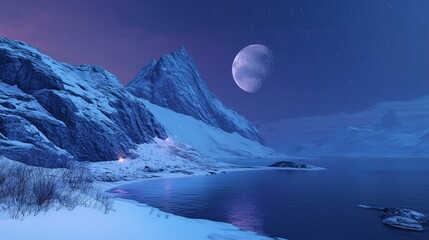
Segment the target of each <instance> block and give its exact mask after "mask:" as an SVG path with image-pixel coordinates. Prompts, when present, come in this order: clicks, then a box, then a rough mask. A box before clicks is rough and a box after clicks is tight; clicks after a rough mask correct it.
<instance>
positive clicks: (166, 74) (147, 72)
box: [126, 48, 262, 142]
mask: <svg viewBox="0 0 429 240" xmlns="http://www.w3.org/2000/svg"><path fill="white" fill-rule="evenodd" d="M126 87H127V89H128V90H129V91H130V92H131V93H132V94H133V95H135V96H137V97H140V98H144V99H147V100H149V101H150V102H152V103H154V104H156V105H159V106H161V107H165V108H169V109H171V110H173V111H175V112H178V113H183V114H185V115H189V116H192V117H194V118H196V119H198V120H201V121H203V122H205V123H208V124H210V125H212V126H215V127H219V128H221V129H222V130H224V131H226V132H229V133H233V132H236V133H238V134H240V135H242V136H243V137H246V138H248V139H251V140H256V141H258V142H262V137H261V136H260V134H259V132H258V130H257V129H256V128H255V126H254V125H253V124H252V123H250V122H249V121H247V120H246V119H245V118H244V117H243V116H241V115H239V114H238V113H236V112H234V111H233V110H231V109H229V108H226V107H225V106H224V105H223V104H222V103H221V101H220V100H219V99H218V98H217V97H216V96H215V95H214V94H213V93H211V92H210V90H209V89H208V87H207V85H206V83H205V81H204V80H203V78H202V77H201V75H200V73H199V71H198V69H197V67H196V65H195V62H194V60H193V59H192V57H191V56H190V55H189V53H188V52H187V51H186V50H185V49H184V48H181V49H179V50H177V51H174V52H172V53H171V54H169V55H165V56H162V57H161V58H160V59H159V60H158V61H155V60H154V61H151V62H150V63H149V64H148V65H146V66H144V67H143V68H142V70H141V71H140V72H139V73H138V74H137V76H136V77H135V78H134V79H133V80H132V81H131V82H130V83H129V84H128V85H127V86H126Z"/></svg>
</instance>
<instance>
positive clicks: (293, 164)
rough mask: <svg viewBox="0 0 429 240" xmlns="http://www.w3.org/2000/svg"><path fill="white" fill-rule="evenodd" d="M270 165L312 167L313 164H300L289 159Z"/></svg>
mask: <svg viewBox="0 0 429 240" xmlns="http://www.w3.org/2000/svg"><path fill="white" fill-rule="evenodd" d="M268 167H279V168H311V166H309V165H306V164H300V163H295V162H289V161H280V162H276V163H274V164H271V165H269V166H268Z"/></svg>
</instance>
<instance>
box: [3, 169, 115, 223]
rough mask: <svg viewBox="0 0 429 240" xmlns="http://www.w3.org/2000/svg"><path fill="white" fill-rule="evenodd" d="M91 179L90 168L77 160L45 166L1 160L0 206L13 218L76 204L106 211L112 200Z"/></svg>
mask: <svg viewBox="0 0 429 240" xmlns="http://www.w3.org/2000/svg"><path fill="white" fill-rule="evenodd" d="M91 179H92V178H91V175H90V171H89V170H88V169H85V168H84V167H83V166H82V165H79V164H75V165H73V166H70V168H69V169H47V168H39V167H30V166H27V165H23V164H18V163H10V162H4V161H0V210H3V211H5V212H7V213H8V214H9V215H10V217H11V218H14V219H24V218H25V217H26V216H28V215H30V214H34V215H37V214H39V213H40V212H47V211H48V210H49V209H51V208H56V209H57V210H58V209H61V208H66V209H68V210H73V209H74V208H75V207H77V206H85V207H93V208H95V209H98V210H100V211H103V212H104V213H108V212H109V211H110V210H111V209H112V205H113V202H112V200H111V199H110V198H109V197H108V196H107V195H106V194H105V193H104V192H102V191H100V190H99V189H97V188H95V187H94V186H93V184H92V180H91Z"/></svg>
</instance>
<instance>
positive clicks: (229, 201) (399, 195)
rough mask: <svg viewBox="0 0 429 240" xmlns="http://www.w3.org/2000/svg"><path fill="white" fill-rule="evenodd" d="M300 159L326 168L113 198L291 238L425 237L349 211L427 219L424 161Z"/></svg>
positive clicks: (137, 190) (219, 179)
mask: <svg viewBox="0 0 429 240" xmlns="http://www.w3.org/2000/svg"><path fill="white" fill-rule="evenodd" d="M230 162H231V161H230ZM246 162H247V164H255V165H265V164H266V163H268V162H266V161H263V160H257V161H256V160H252V161H246ZM299 162H306V163H311V164H314V165H318V166H323V167H326V168H327V170H324V171H284V170H269V171H246V172H235V173H227V174H221V175H215V176H201V177H190V178H181V179H158V180H151V181H144V182H141V183H135V184H129V185H125V186H122V187H121V188H120V189H121V190H123V191H121V192H122V193H121V194H118V195H119V196H120V197H124V198H130V199H134V200H137V201H139V202H142V203H147V204H149V205H151V206H154V207H157V208H160V209H161V210H163V211H166V212H171V213H173V214H177V215H181V216H185V217H190V218H204V219H210V220H215V221H222V222H228V223H232V224H234V225H236V226H238V227H240V228H242V229H246V230H251V231H255V232H259V233H262V234H265V235H269V236H276V237H285V238H288V239H291V240H311V239H318V240H323V239H327V240H333V239H341V240H344V239H347V240H354V239H356V240H357V239H359V240H362V239H371V240H372V239H380V240H384V239H386V240H387V239H389V240H405V239H425V240H428V239H429V232H428V231H426V232H424V233H415V232H409V231H404V230H397V229H393V228H390V227H387V226H384V225H383V224H382V223H381V219H380V218H379V216H378V212H377V211H376V210H366V209H361V208H358V207H357V206H356V205H358V204H367V205H375V206H382V207H404V208H411V209H414V210H416V211H420V212H423V213H426V214H429V159H359V160H358V159H327V160H301V161H299ZM235 163H240V164H243V161H235ZM426 227H428V226H426Z"/></svg>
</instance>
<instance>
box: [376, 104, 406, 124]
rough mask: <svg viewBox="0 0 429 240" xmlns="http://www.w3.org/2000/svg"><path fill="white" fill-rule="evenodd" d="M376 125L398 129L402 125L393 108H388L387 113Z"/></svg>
mask: <svg viewBox="0 0 429 240" xmlns="http://www.w3.org/2000/svg"><path fill="white" fill-rule="evenodd" d="M377 126H378V127H381V128H385V129H399V128H402V127H403V125H402V123H401V121H400V119H399V117H398V115H397V114H396V112H395V110H393V109H389V110H388V111H387V113H385V114H384V115H383V117H382V118H381V121H380V123H379V124H378V125H377Z"/></svg>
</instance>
